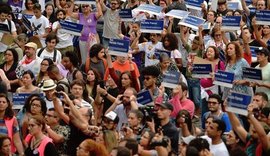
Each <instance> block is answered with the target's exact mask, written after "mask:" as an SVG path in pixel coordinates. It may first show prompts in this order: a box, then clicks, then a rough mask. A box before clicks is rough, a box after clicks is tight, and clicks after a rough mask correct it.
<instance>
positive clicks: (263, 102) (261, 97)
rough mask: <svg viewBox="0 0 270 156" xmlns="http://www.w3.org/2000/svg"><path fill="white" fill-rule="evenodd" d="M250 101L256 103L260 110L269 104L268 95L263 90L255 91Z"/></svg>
mask: <svg viewBox="0 0 270 156" xmlns="http://www.w3.org/2000/svg"><path fill="white" fill-rule="evenodd" d="M252 102H253V103H254V104H256V105H257V106H258V107H259V109H260V110H261V109H262V108H264V107H267V106H268V105H269V104H268V96H267V95H266V93H264V92H256V93H255V94H254V96H253V98H252Z"/></svg>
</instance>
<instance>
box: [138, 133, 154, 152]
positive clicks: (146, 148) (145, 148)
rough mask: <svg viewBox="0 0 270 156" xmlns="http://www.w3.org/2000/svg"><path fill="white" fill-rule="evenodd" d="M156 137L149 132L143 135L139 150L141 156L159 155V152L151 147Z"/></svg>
mask: <svg viewBox="0 0 270 156" xmlns="http://www.w3.org/2000/svg"><path fill="white" fill-rule="evenodd" d="M154 136H155V133H153V132H151V131H148V130H146V131H144V132H143V133H142V137H141V140H140V144H139V148H138V154H139V155H141V156H145V155H151V156H157V155H158V153H157V151H156V150H155V149H154V148H153V147H151V145H150V144H151V141H152V139H153V138H154Z"/></svg>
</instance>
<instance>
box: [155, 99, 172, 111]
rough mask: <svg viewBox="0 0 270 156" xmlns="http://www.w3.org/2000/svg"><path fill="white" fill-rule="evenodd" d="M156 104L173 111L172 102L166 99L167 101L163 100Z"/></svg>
mask: <svg viewBox="0 0 270 156" xmlns="http://www.w3.org/2000/svg"><path fill="white" fill-rule="evenodd" d="M156 105H158V106H160V107H162V108H165V109H169V110H171V111H173V105H172V104H170V103H169V102H167V101H165V102H162V103H160V104H159V103H156Z"/></svg>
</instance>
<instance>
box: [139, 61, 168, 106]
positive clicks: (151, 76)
mask: <svg viewBox="0 0 270 156" xmlns="http://www.w3.org/2000/svg"><path fill="white" fill-rule="evenodd" d="M159 74H160V71H159V69H158V68H157V67H156V66H148V67H145V68H144V69H143V70H142V75H143V77H144V80H143V85H144V89H142V91H145V90H149V92H150V94H151V95H152V97H153V100H154V101H155V99H156V98H157V97H158V95H159V93H160V91H161V90H160V89H159V88H158V86H157V85H156V82H157V77H158V76H159ZM161 96H162V97H163V98H164V99H163V100H167V98H168V97H167V94H162V95H161Z"/></svg>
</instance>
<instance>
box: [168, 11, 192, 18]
mask: <svg viewBox="0 0 270 156" xmlns="http://www.w3.org/2000/svg"><path fill="white" fill-rule="evenodd" d="M189 13H190V12H188V11H184V10H171V11H169V12H168V13H166V14H165V16H171V17H173V18H177V19H183V18H184V17H186V16H188V14H189Z"/></svg>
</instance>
